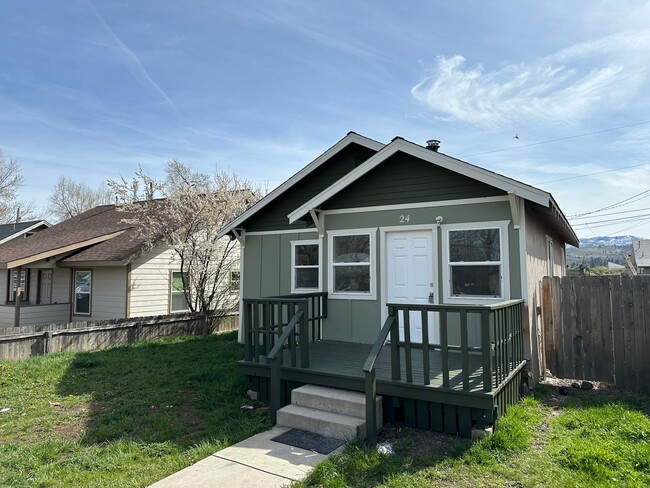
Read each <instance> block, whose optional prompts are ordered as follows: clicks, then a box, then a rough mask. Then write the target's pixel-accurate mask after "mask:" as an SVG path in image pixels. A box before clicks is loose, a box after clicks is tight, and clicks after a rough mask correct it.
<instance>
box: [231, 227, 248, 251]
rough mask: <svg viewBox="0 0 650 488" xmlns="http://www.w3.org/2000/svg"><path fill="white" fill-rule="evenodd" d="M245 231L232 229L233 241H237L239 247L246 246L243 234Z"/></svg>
mask: <svg viewBox="0 0 650 488" xmlns="http://www.w3.org/2000/svg"><path fill="white" fill-rule="evenodd" d="M245 232H246V231H245V230H244V229H233V230H232V234H233V235H234V236H235V239H237V240H238V241H239V245H240V246H241V247H245V245H246V236H245V234H244V233H245Z"/></svg>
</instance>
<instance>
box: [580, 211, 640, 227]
mask: <svg viewBox="0 0 650 488" xmlns="http://www.w3.org/2000/svg"><path fill="white" fill-rule="evenodd" d="M642 210H650V207H644V208H635V209H634V210H623V211H622V212H612V213H607V214H602V215H600V217H609V216H610V215H621V214H627V213H632V212H641V211H642ZM588 213H589V214H591V213H592V212H588ZM578 215H584V217H573V216H572V217H567V219H569V220H581V219H587V218H589V217H588V216H587V214H578ZM580 224H581V222H578V223H577V224H575V225H580Z"/></svg>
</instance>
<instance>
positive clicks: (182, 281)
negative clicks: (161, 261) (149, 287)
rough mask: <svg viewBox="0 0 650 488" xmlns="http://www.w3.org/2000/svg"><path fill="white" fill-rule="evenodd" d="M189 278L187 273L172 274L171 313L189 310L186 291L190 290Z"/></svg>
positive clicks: (173, 272) (177, 272) (175, 272)
mask: <svg viewBox="0 0 650 488" xmlns="http://www.w3.org/2000/svg"><path fill="white" fill-rule="evenodd" d="M188 284H189V278H188V275H187V273H181V272H180V271H172V273H171V290H170V297H169V303H170V307H169V309H170V311H171V312H184V311H186V310H189V308H190V307H189V305H188V304H187V297H186V296H185V290H186V289H187V288H188Z"/></svg>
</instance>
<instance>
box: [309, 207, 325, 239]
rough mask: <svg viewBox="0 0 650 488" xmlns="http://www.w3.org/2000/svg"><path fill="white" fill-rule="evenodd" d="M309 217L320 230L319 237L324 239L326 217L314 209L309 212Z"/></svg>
mask: <svg viewBox="0 0 650 488" xmlns="http://www.w3.org/2000/svg"><path fill="white" fill-rule="evenodd" d="M309 215H311V218H312V220H313V221H314V225H315V226H316V228H317V229H318V236H319V237H323V236H324V235H325V222H324V218H325V216H324V215H323V213H322V212H320V211H318V210H314V209H313V208H312V209H311V210H310V211H309Z"/></svg>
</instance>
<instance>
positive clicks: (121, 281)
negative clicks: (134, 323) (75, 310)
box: [72, 266, 126, 321]
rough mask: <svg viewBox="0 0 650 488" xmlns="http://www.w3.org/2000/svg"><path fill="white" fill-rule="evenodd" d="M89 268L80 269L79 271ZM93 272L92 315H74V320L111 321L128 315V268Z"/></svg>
mask: <svg viewBox="0 0 650 488" xmlns="http://www.w3.org/2000/svg"><path fill="white" fill-rule="evenodd" d="M83 269H89V268H79V270H83ZM90 269H91V270H92V296H91V304H90V307H91V309H90V311H91V315H73V316H72V320H73V321H74V320H110V319H119V318H124V315H125V313H126V268H125V267H123V266H105V267H96V268H90Z"/></svg>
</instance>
